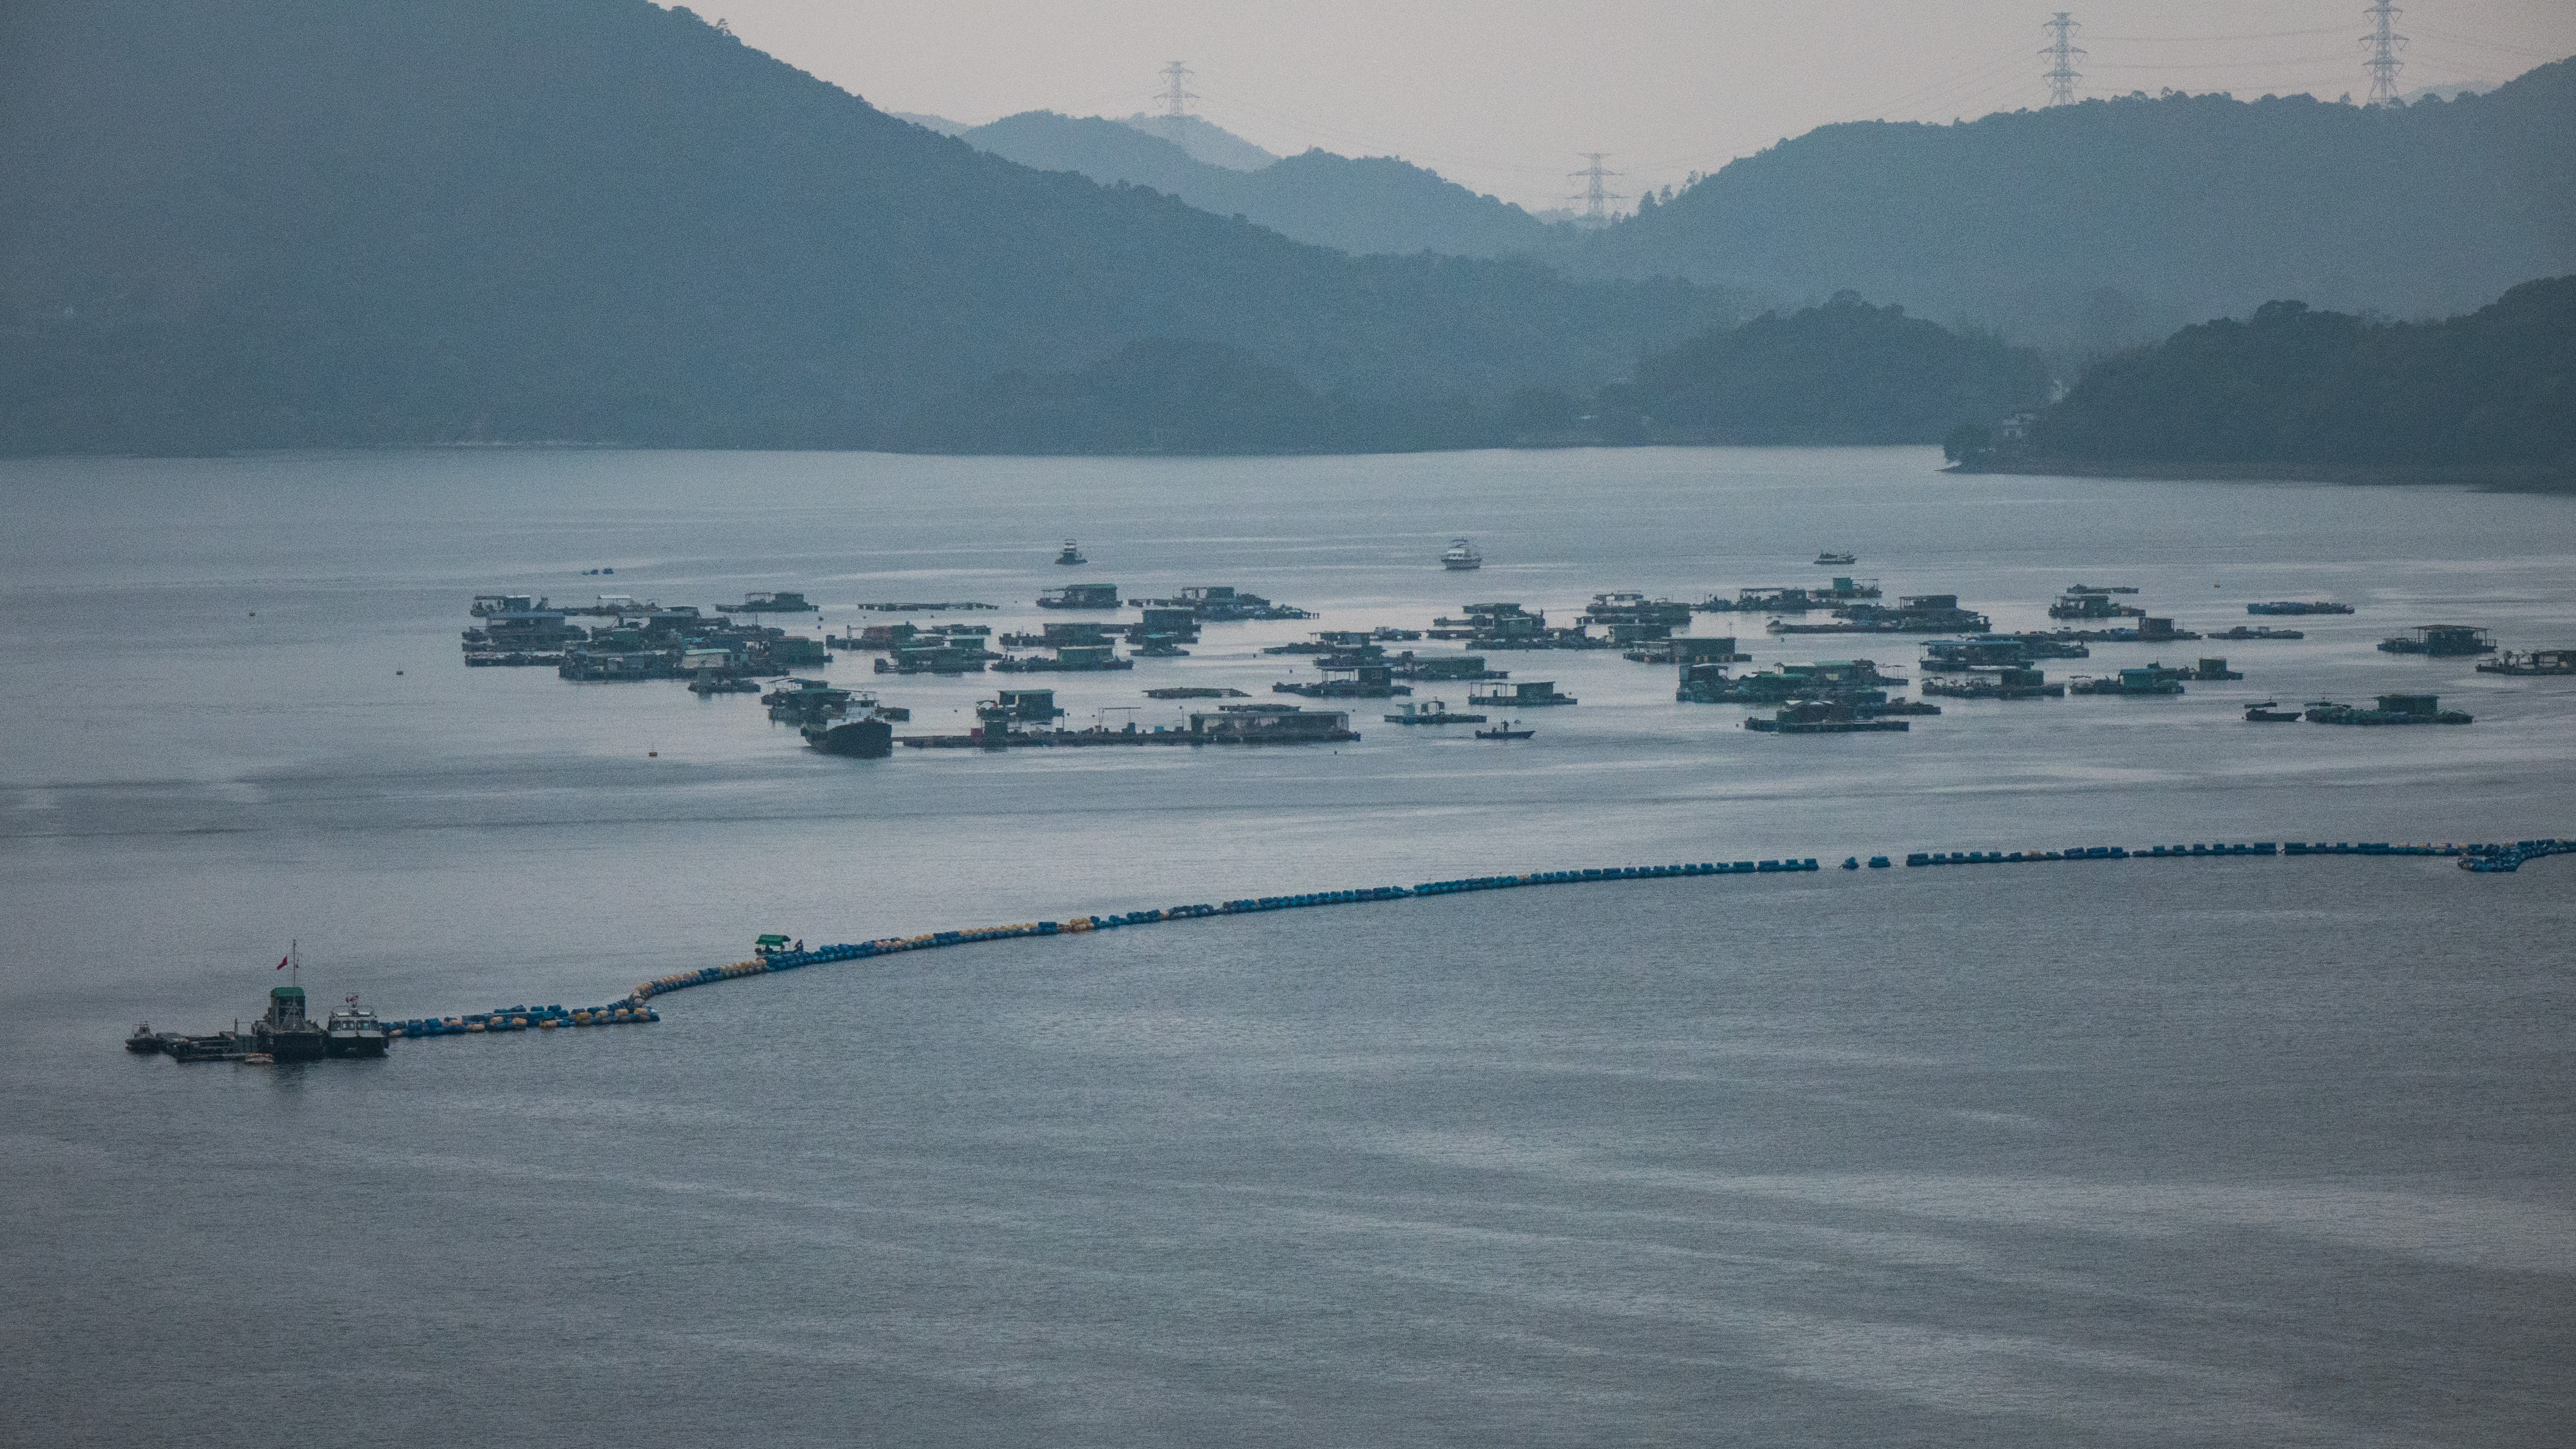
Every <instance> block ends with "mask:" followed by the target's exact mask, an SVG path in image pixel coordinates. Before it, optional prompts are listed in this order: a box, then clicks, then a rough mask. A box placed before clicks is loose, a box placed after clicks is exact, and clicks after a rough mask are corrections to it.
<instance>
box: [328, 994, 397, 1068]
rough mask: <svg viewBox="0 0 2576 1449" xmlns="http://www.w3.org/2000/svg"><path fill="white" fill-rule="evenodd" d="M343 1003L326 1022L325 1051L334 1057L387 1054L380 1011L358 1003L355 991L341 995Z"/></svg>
mask: <svg viewBox="0 0 2576 1449" xmlns="http://www.w3.org/2000/svg"><path fill="white" fill-rule="evenodd" d="M340 1001H341V1004H340V1005H339V1006H338V1007H336V1008H334V1009H333V1010H332V1012H331V1017H330V1020H328V1021H327V1022H325V1023H323V1027H322V1030H323V1033H324V1036H325V1038H326V1040H325V1041H324V1042H323V1047H322V1050H323V1055H325V1056H334V1057H380V1056H383V1055H384V1054H385V1041H386V1037H385V1025H384V1023H383V1022H381V1021H378V1020H377V1019H376V1014H375V1013H374V1012H372V1011H369V1010H368V1009H367V1008H365V1007H363V1006H360V1005H359V1004H358V998H357V995H356V994H355V993H354V992H353V993H351V994H350V995H348V996H344V997H342V998H340Z"/></svg>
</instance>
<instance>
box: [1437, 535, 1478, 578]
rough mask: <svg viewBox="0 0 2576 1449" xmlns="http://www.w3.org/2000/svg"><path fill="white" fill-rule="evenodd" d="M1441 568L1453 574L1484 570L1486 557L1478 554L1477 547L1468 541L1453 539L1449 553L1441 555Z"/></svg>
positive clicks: (1450, 542)
mask: <svg viewBox="0 0 2576 1449" xmlns="http://www.w3.org/2000/svg"><path fill="white" fill-rule="evenodd" d="M1440 566H1441V567H1442V568H1444V569H1447V570H1449V571H1450V572H1451V573H1464V572H1465V571H1467V570H1468V569H1480V568H1483V567H1484V566H1485V556H1484V555H1483V554H1481V553H1478V552H1476V546H1475V545H1474V544H1472V543H1469V542H1468V541H1467V540H1465V539H1463V538H1453V539H1451V540H1449V551H1448V552H1447V553H1444V554H1442V555H1440Z"/></svg>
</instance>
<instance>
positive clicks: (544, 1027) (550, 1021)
mask: <svg viewBox="0 0 2576 1449" xmlns="http://www.w3.org/2000/svg"><path fill="white" fill-rule="evenodd" d="M554 1029H555V1019H554V1018H553V1017H551V1016H549V1017H547V1018H546V1019H544V1020H543V1021H540V1022H538V1023H537V1030H539V1031H552V1030H554Z"/></svg>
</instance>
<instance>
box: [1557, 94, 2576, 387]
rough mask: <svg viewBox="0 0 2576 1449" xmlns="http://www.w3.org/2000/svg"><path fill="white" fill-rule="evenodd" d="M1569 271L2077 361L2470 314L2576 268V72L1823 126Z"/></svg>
mask: <svg viewBox="0 0 2576 1449" xmlns="http://www.w3.org/2000/svg"><path fill="white" fill-rule="evenodd" d="M1570 261H1571V263H1572V265H1573V266H1574V267H1575V268H1576V270H1578V271H1579V272H1580V273H1582V274H1584V275H1589V276H1611V277H1637V276H1655V275H1673V276H1682V277H1688V278H1691V279H1693V280H1696V281H1700V282H1707V283H1716V284H1720V285H1727V286H1736V287H1742V288H1745V289H1748V290H1749V291H1751V292H1754V293H1756V294H1759V295H1769V296H1789V297H1803V296H1813V295H1821V294H1824V293H1827V292H1831V291H1833V290H1835V289H1838V288H1854V289H1857V290H1859V291H1861V292H1863V293H1865V294H1866V295H1868V296H1869V297H1871V298H1872V299H1873V300H1879V301H1888V302H1900V303H1903V304H1905V305H1906V306H1907V307H1909V308H1911V309H1912V310H1913V311H1915V312H1917V313H1921V314H1926V315H1930V316H1935V317H1942V318H1961V319H1966V320H1970V321H1974V322H1977V323H1980V324H1983V325H1987V326H1995V327H2001V328H2003V329H2004V330H2005V331H2006V332H2007V333H2010V334H2011V335H2013V336H2015V337H2018V338H2021V339H2023V340H2028V341H2035V342H2041V343H2045V344H2050V345H2053V346H2056V347H2058V348H2059V349H2061V350H2062V351H2064V352H2068V353H2073V354H2081V353H2083V352H2086V351H2092V350H2098V349H2102V348H2107V347H2114V346H2121V345H2126V344H2130V343H2136V342H2142V341H2145V340H2148V339H2149V338H2152V337H2160V336H2163V335H2164V334H2165V333H2167V332H2170V331H2172V330H2173V329H2174V328H2176V327H2179V326H2182V325H2184V324H2186V323H2191V322H2198V321H2201V320H2204V319H2206V318H2210V317H2214V316H2221V315H2228V314H2237V315H2241V314H2244V313H2247V312H2250V311H2251V310H2252V309H2253V308H2255V307H2257V306H2259V305H2261V304H2262V303H2264V302H2267V301H2272V300H2276V299H2282V298H2296V299H2299V300H2303V301H2308V302H2311V303H2314V304H2315V305H2318V306H2328V307H2337V308H2342V309H2345V310H2364V309H2368V310H2376V311H2380V312H2384V313H2388V314H2391V315H2394V316H2401V317H2407V316H2417V315H2442V314H2447V313H2456V312H2465V311H2468V310H2470V309H2472V308H2475V307H2477V306H2480V305H2482V304H2484V303H2486V302H2488V301H2491V300H2493V299H2494V298H2495V297H2496V296H2497V295H2498V294H2500V293H2502V292H2503V291H2504V290H2505V289H2506V288H2508V287H2510V286H2512V285H2514V284H2515V283H2517V282H2523V281H2527V280H2530V279H2532V278H2535V277H2543V276H2552V275H2557V274H2559V273H2564V272H2569V271H2576V62H2571V61H2561V62H2558V63H2555V64H2551V65H2545V66H2542V67H2540V68H2538V69H2536V70H2534V71H2532V72H2530V73H2529V74H2527V75H2524V76H2523V77H2521V78H2520V79H2518V80H2516V81H2513V82H2512V83H2510V84H2508V85H2505V86H2501V87H2499V88H2497V89H2496V90H2494V91H2492V92H2489V93H2487V94H2485V95H2474V96H2462V97H2460V98H2458V99H2456V100H2451V101H2425V102H2419V103H2418V104H2415V105H2412V106H2407V107H2404V108H2377V109H2363V108H2360V107H2356V106H2350V105H2340V104H2333V103H2326V102H2319V101H2316V100H2312V99H2310V98H2308V97H2306V96H2291V97H2286V98H2271V97H2266V98H2264V99H2262V100H2259V101H2251V102H2244V101H2235V100H2230V99H2228V98H2226V97H2224V96H2215V95H2207V96H2184V95H2172V96H2167V97H2163V98H2156V99H2150V98H2147V97H2144V96H2135V97H2130V98H2126V99H2119V100H2091V101H2085V102H2083V103H2081V104H2078V105H2072V106H2061V107H2056V108H2053V109H2049V110H2041V111H2016V112H2013V113H2010V114H2005V115H1993V116H1988V117H1986V118H1984V119H1982V120H1979V121H1973V122H1969V123H1966V124H1963V125H1949V126H1931V125H1911V124H1908V125H1897V124H1890V123H1886V122H1878V121H1867V122H1855V123H1852V124H1848V125H1839V126H1826V127H1823V128H1821V129H1818V130H1815V131H1811V132H1809V133H1807V134H1806V135H1804V136H1800V137H1798V138H1796V139H1794V140H1789V141H1784V142H1782V143H1781V144H1779V145H1777V146H1774V147H1772V148H1771V149H1769V150H1767V151H1764V152H1762V153H1761V154H1760V155H1758V156H1749V157H1745V158H1743V159H1741V160H1738V161H1735V162H1733V163H1732V164H1730V165H1727V166H1725V167H1723V168H1721V169H1720V170H1719V171H1718V172H1717V173H1716V174H1715V175H1713V176H1710V177H1708V178H1707V179H1705V180H1703V181H1701V182H1700V183H1699V184H1698V185H1696V186H1694V187H1692V188H1690V189H1689V190H1688V191H1686V192H1683V193H1681V194H1680V195H1678V196H1676V197H1675V198H1674V199H1673V201H1672V203H1671V204H1670V205H1668V206H1658V207H1654V208H1652V209H1649V210H1645V211H1643V212H1642V213H1641V214H1640V215H1639V216H1637V217H1636V218H1635V219H1633V220H1630V221H1627V222H1624V223H1622V224H1620V225H1618V226H1615V227H1612V228H1610V229H1609V230H1608V231H1607V232H1604V233H1600V234H1597V235H1594V236H1591V237H1588V238H1585V239H1583V240H1582V242H1581V244H1580V247H1579V249H1578V250H1577V251H1576V252H1575V253H1573V254H1572V256H1571V258H1570Z"/></svg>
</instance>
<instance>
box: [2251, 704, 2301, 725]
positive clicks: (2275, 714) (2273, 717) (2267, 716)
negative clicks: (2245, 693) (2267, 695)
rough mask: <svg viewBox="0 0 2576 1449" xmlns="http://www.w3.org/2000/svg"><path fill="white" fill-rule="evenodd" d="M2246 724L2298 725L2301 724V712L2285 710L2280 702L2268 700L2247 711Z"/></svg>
mask: <svg viewBox="0 0 2576 1449" xmlns="http://www.w3.org/2000/svg"><path fill="white" fill-rule="evenodd" d="M2245 722H2246V723H2248V724H2297V723H2298V722H2299V711H2297V710H2295V709H2283V708H2281V702H2280V701H2279V700H2277V699H2267V700H2265V701H2263V702H2262V703H2261V704H2257V705H2252V706H2249V707H2248V708H2247V709H2246V711H2245Z"/></svg>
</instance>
